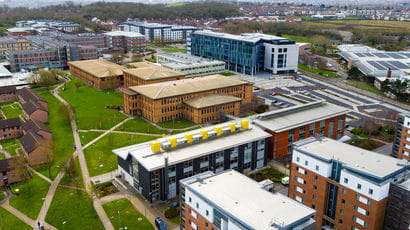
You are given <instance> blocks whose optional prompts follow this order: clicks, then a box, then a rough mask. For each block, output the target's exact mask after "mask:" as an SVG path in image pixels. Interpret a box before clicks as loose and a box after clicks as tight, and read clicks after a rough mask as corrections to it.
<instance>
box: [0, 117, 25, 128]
mask: <svg viewBox="0 0 410 230" xmlns="http://www.w3.org/2000/svg"><path fill="white" fill-rule="evenodd" d="M20 126H21V121H20V118H12V119H5V120H0V129H6V128H12V127H20Z"/></svg>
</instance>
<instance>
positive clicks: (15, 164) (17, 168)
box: [10, 155, 31, 192]
mask: <svg viewBox="0 0 410 230" xmlns="http://www.w3.org/2000/svg"><path fill="white" fill-rule="evenodd" d="M14 159H15V160H13V161H10V168H11V169H12V170H13V172H14V174H15V177H16V178H17V179H19V180H20V181H23V182H25V181H27V186H28V190H29V192H30V191H31V188H30V182H29V180H30V178H31V172H30V169H29V167H28V162H27V159H26V158H25V157H24V156H22V155H20V156H17V157H15V158H14Z"/></svg>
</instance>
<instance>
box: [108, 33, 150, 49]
mask: <svg viewBox="0 0 410 230" xmlns="http://www.w3.org/2000/svg"><path fill="white" fill-rule="evenodd" d="M104 34H105V35H106V36H107V37H109V42H110V47H117V48H122V49H126V50H136V51H139V52H143V51H145V47H146V45H145V37H144V35H142V34H140V33H136V32H126V31H111V32H108V33H104Z"/></svg>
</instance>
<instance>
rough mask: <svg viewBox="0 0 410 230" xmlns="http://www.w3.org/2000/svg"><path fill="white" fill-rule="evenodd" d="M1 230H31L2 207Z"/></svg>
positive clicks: (0, 212) (0, 211)
mask: <svg viewBox="0 0 410 230" xmlns="http://www.w3.org/2000/svg"><path fill="white" fill-rule="evenodd" d="M0 215H1V216H0V229H1V230H15V229H18V230H30V229H33V227H30V226H29V225H27V224H26V223H24V222H23V221H21V220H20V219H19V218H17V217H15V216H14V215H13V214H11V213H10V212H8V211H7V210H6V209H4V208H3V207H0Z"/></svg>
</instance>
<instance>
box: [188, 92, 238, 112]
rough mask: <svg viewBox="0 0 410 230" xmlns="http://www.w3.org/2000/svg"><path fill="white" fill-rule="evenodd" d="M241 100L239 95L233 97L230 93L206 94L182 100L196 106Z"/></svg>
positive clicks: (201, 106)
mask: <svg viewBox="0 0 410 230" xmlns="http://www.w3.org/2000/svg"><path fill="white" fill-rule="evenodd" d="M237 101H241V99H240V98H239V97H234V96H230V95H223V94H206V95H202V96H198V97H194V98H191V99H189V100H186V101H184V103H185V104H187V105H189V106H191V107H193V108H196V109H200V108H206V107H210V106H215V105H222V104H227V103H232V102H237Z"/></svg>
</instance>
